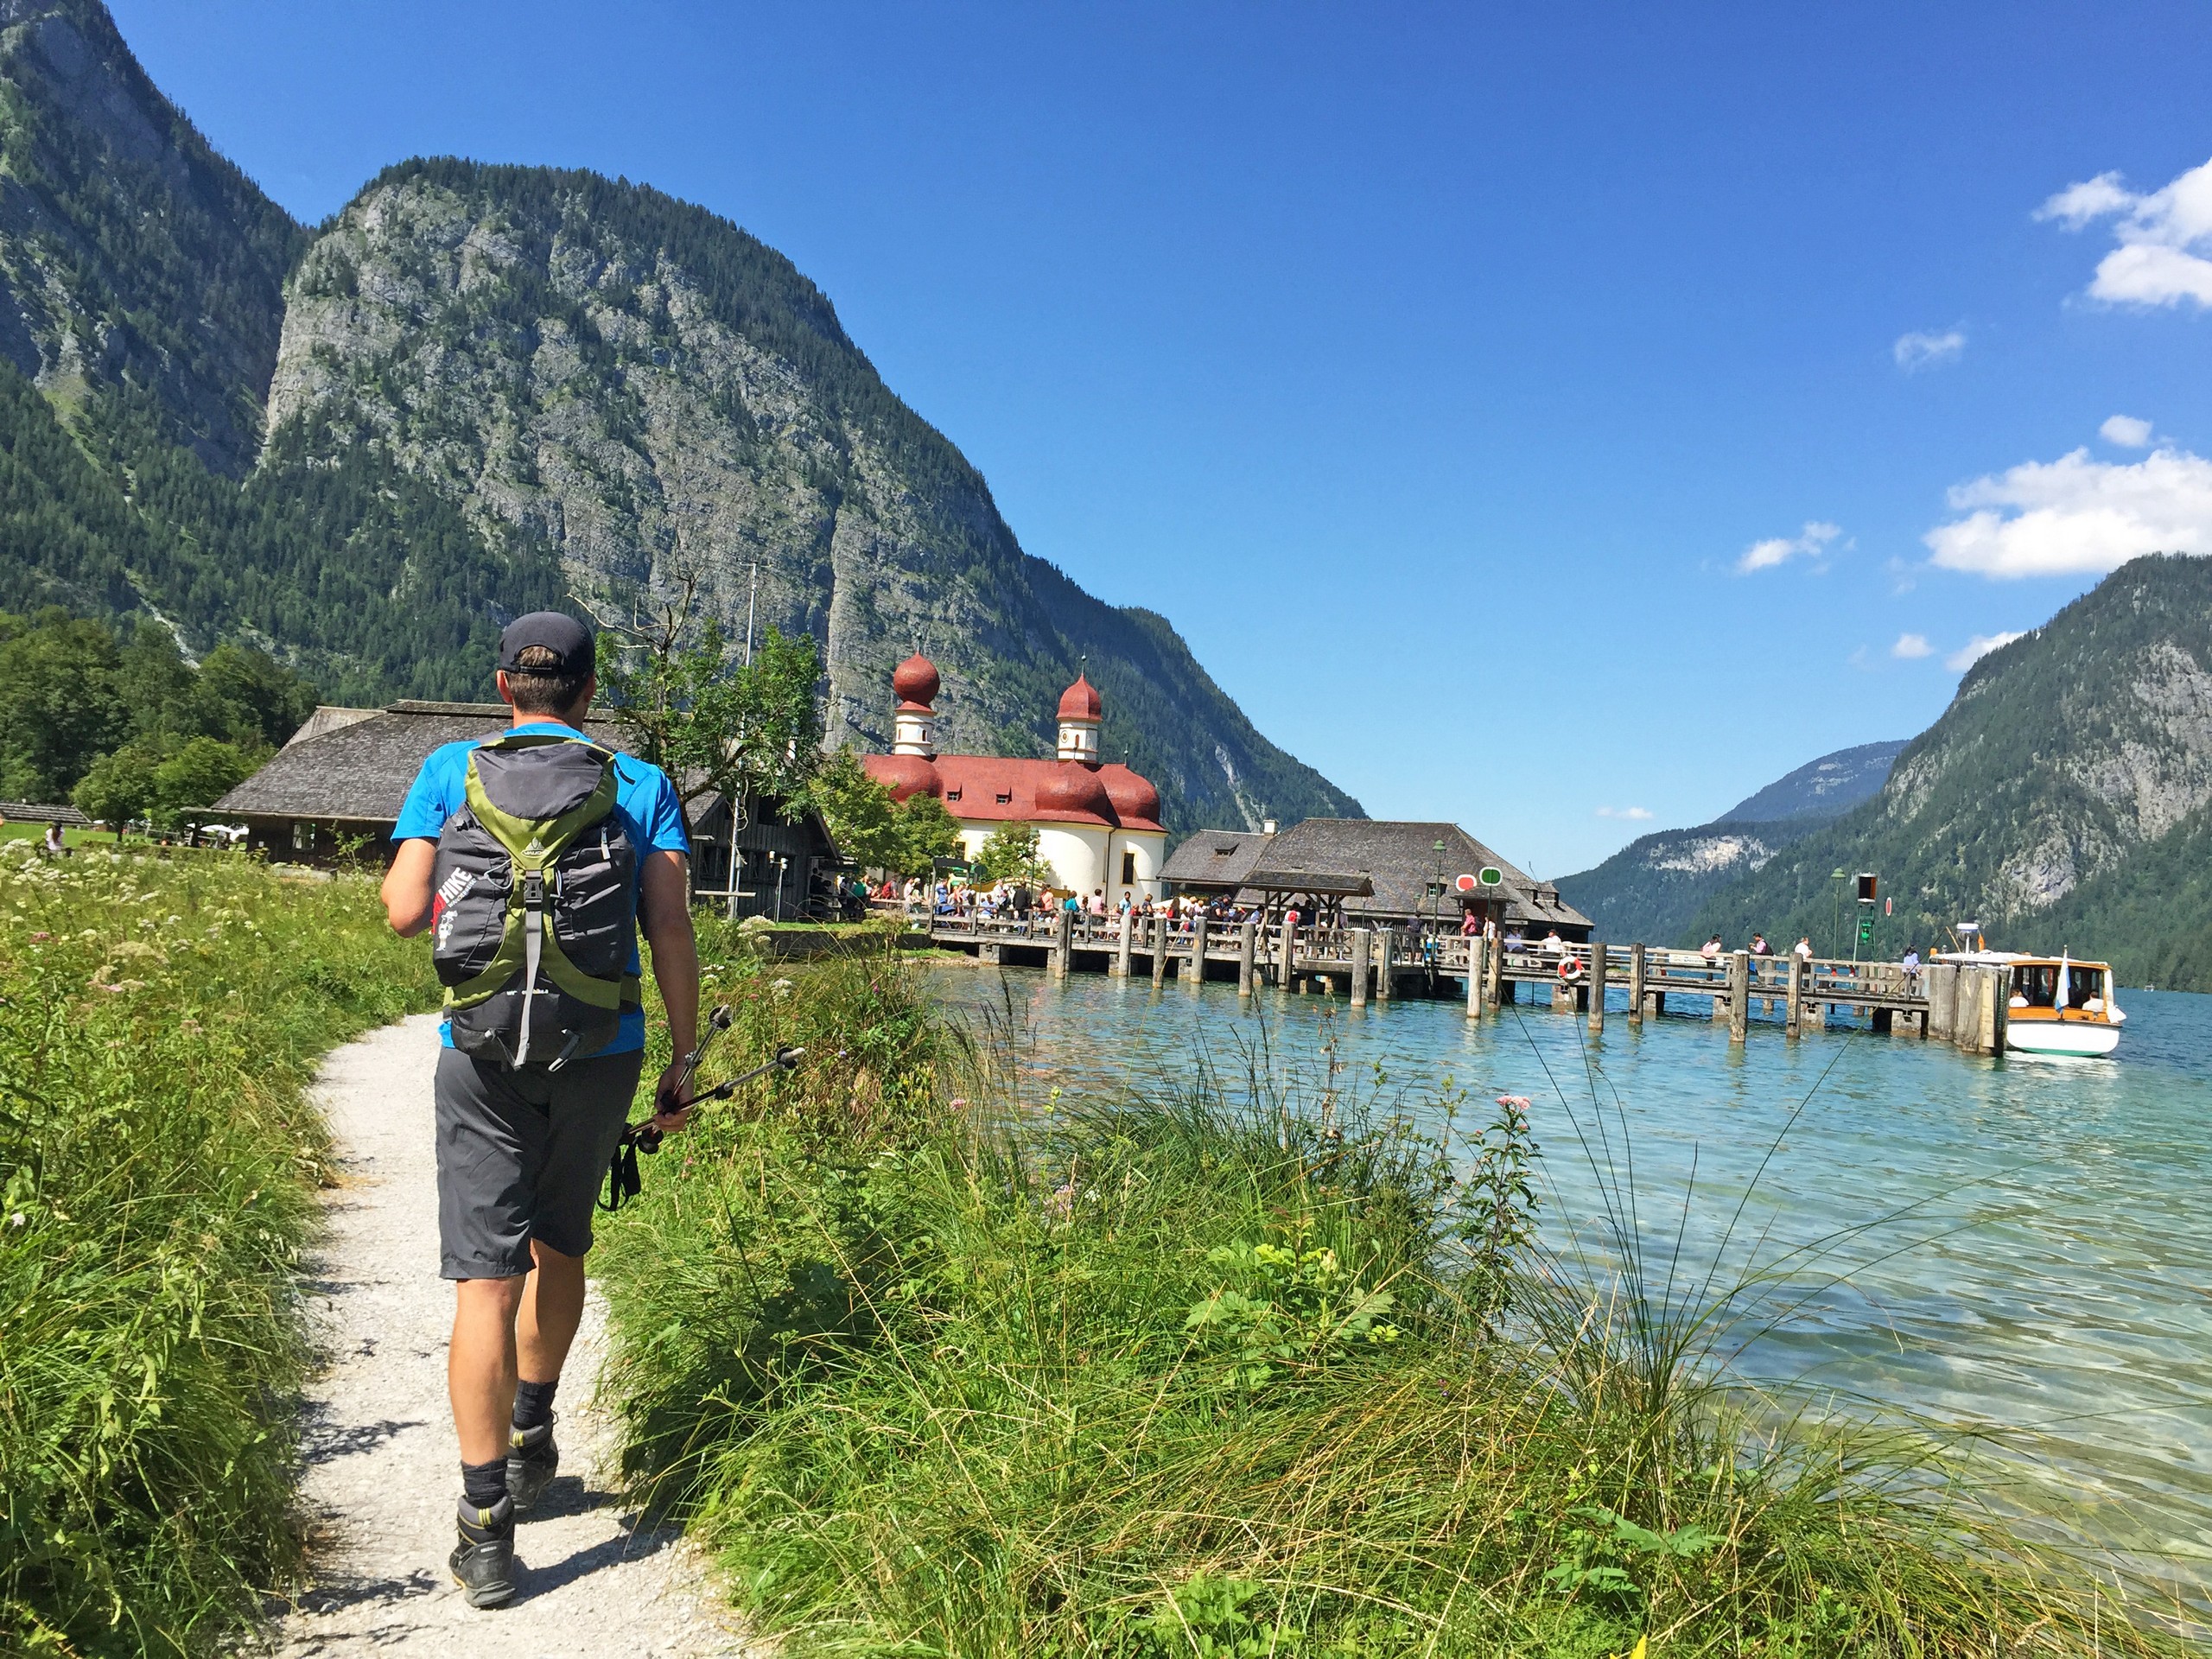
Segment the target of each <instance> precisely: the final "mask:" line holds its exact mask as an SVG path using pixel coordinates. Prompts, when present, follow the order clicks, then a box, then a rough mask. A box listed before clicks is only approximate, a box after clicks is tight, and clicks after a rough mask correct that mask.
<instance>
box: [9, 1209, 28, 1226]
mask: <svg viewBox="0 0 2212 1659" xmlns="http://www.w3.org/2000/svg"><path fill="white" fill-rule="evenodd" d="M29 1219H30V1217H28V1216H26V1215H25V1214H24V1213H23V1212H22V1211H20V1210H18V1211H16V1213H15V1214H14V1215H12V1216H10V1217H8V1224H9V1225H10V1227H20V1226H22V1224H24V1223H25V1222H26V1221H28V1220H29Z"/></svg>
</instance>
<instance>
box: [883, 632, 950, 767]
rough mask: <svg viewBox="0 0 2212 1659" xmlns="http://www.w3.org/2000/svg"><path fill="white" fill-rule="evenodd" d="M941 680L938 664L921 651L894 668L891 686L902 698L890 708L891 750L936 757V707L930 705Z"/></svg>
mask: <svg viewBox="0 0 2212 1659" xmlns="http://www.w3.org/2000/svg"><path fill="white" fill-rule="evenodd" d="M939 683H940V682H939V681H938V673H937V664H935V663H932V662H931V661H930V659H929V658H926V657H925V656H923V655H922V653H921V652H915V653H914V654H913V655H912V656H911V657H909V658H907V659H906V661H905V662H903V663H901V664H899V666H898V667H897V668H896V669H894V670H893V671H892V675H891V690H893V692H894V693H895V694H896V695H897V696H898V698H899V702H898V706H897V707H896V708H894V709H893V710H892V711H891V753H893V754H918V755H920V756H921V757H922V758H923V759H925V760H930V759H932V758H934V757H935V755H936V754H937V710H936V709H934V708H932V707H931V704H933V703H934V702H936V701H937V693H938V685H939Z"/></svg>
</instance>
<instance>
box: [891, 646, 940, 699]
mask: <svg viewBox="0 0 2212 1659" xmlns="http://www.w3.org/2000/svg"><path fill="white" fill-rule="evenodd" d="M940 683H941V682H940V681H939V680H938V677H937V664H935V663H933V662H931V661H930V659H929V658H926V657H925V656H923V655H922V653H921V652H915V653H914V654H913V655H912V656H911V657H909V658H907V659H906V661H905V662H903V663H901V664H899V666H898V667H897V668H895V669H893V670H892V671H891V689H892V690H893V691H894V692H896V693H898V696H899V702H911V703H916V704H918V705H919V706H920V707H922V708H924V709H926V708H928V707H929V706H930V704H931V703H933V702H936V701H937V692H938V685H939V684H940Z"/></svg>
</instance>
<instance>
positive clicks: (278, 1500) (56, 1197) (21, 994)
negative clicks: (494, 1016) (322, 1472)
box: [0, 842, 435, 1655]
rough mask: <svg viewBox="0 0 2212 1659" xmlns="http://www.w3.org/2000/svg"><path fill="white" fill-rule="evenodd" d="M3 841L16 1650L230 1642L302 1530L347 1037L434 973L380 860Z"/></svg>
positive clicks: (9, 1619) (0, 1549) (11, 1633)
mask: <svg viewBox="0 0 2212 1659" xmlns="http://www.w3.org/2000/svg"><path fill="white" fill-rule="evenodd" d="M109 845H111V842H108V843H107V844H105V845H104V844H101V843H99V842H94V843H92V844H89V845H85V846H82V847H81V848H80V849H79V850H77V851H76V852H75V853H74V854H73V855H71V856H69V857H67V858H61V859H56V860H53V861H48V860H46V859H44V858H42V857H41V856H39V855H37V854H36V853H35V851H34V850H33V849H32V848H31V847H30V846H29V845H28V844H25V843H22V842H9V843H7V844H4V845H0V1189H3V1190H4V1197H0V1650H5V1651H7V1652H10V1653H31V1654H52V1655H73V1654H78V1655H110V1654H112V1655H138V1654H166V1653H190V1652H207V1651H211V1650H213V1649H216V1648H217V1647H218V1646H219V1644H220V1643H222V1641H223V1639H224V1638H225V1637H226V1636H227V1635H229V1634H230V1633H232V1631H234V1630H236V1629H237V1628H238V1625H239V1624H240V1623H241V1621H243V1620H245V1619H246V1618H250V1617H251V1615H252V1614H253V1612H254V1611H255V1610H256V1609H257V1606H258V1605H259V1592H262V1591H264V1590H265V1589H267V1588H269V1587H270V1586H276V1585H277V1584H279V1583H281V1582H282V1581H283V1579H284V1577H285V1575H286V1573H288V1572H289V1570H290V1568H291V1567H292V1566H293V1564H294V1562H295V1560H296V1554H297V1549H298V1543H297V1537H296V1529H295V1526H294V1516H293V1505H292V1485H293V1474H294V1463H295V1456H296V1435H295V1430H294V1426H293V1418H292V1413H291V1400H292V1396H293V1394H294V1391H295V1389H296V1386H297V1384H298V1383H299V1381H300V1378H301V1376H302V1372H303V1369H304V1366H305V1364H306V1363H307V1357H308V1356H307V1352H306V1348H305V1344H304V1343H303V1340H302V1329H301V1324H300V1319H299V1306H298V1293H297V1289H296V1278H295V1271H296V1265H297V1262H298V1255H299V1250H300V1247H301V1244H302V1239H303V1237H304V1236H305V1233H306V1230H307V1228H308V1224H309V1222H310V1220H311V1218H312V1216H313V1213H314V1195H315V1188H316V1186H317V1185H318V1184H319V1183H320V1181H321V1179H322V1175H323V1172H324V1168H325V1157H324V1154H325V1145H326V1143H325V1139H324V1133H323V1128H322V1125H321V1122H320V1121H319V1119H318V1118H317V1116H315V1112H314V1110H313V1109H312V1108H311V1106H310V1105H309V1104H308V1102H307V1100H306V1098H305V1096H304V1094H303V1089H304V1086H305V1084H307V1083H308V1079H309V1078H310V1077H312V1075H313V1073H314V1071H315V1065H316V1063H317V1061H318V1059H319V1058H320V1057H321V1055H322V1054H323V1053H324V1052H325V1051H327V1049H329V1048H330V1047H331V1046H334V1044H337V1043H340V1042H342V1041H344V1040H345V1039H347V1038H349V1037H351V1036H353V1035H354V1034H355V1033H359V1032H360V1031H363V1030H365V1029H367V1028H368V1027H372V1026H376V1025H378V1024H381V1023H383V1022H384V1021H385V1020H391V1019H392V1018H394V1017H396V1016H397V1015H398V1014H402V1013H404V1012H406V1011H408V1010H410V1009H414V1008H420V1007H427V1006H429V1004H430V1002H431V1001H432V1000H433V993H434V992H435V985H434V984H433V983H432V982H431V980H430V976H429V969H428V964H427V963H426V962H425V961H424V959H423V956H422V954H421V950H420V947H419V946H416V945H411V944H405V943H403V942H402V941H399V940H397V939H395V938H393V937H392V936H391V933H390V931H388V930H387V929H386V928H385V926H384V923H383V916H382V912H381V911H380V910H379V909H378V906H376V904H375V902H374V892H373V886H372V883H371V882H370V881H368V880H365V879H363V878H360V877H357V876H346V877H340V878H339V879H337V880H329V881H315V880H286V879H283V878H282V877H279V876H278V875H277V874H273V873H272V872H270V870H269V869H268V868H265V867H264V866H262V865H260V864H258V863H257V862H253V861H248V860H246V859H245V858H243V857H241V856H238V855H230V854H215V853H204V852H203V853H189V854H188V853H179V854H177V855H175V856H174V857H169V858H163V857H159V856H156V855H153V854H152V853H150V852H149V851H147V850H145V849H143V847H137V848H131V849H126V850H125V851H124V853H123V854H122V855H120V856H116V855H111V852H110V851H109V850H108V846H109Z"/></svg>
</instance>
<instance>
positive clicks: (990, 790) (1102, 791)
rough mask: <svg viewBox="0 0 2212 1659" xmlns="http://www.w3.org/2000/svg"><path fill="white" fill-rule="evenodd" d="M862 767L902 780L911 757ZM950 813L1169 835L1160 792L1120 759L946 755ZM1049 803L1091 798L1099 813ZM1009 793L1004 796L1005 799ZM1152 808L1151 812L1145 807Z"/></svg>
mask: <svg viewBox="0 0 2212 1659" xmlns="http://www.w3.org/2000/svg"><path fill="white" fill-rule="evenodd" d="M910 764H911V763H910V761H909V760H908V757H906V756H903V755H890V754H870V755H864V756H862V757H861V765H863V766H866V767H867V768H868V776H869V777H871V778H874V779H876V780H877V781H878V782H880V783H883V784H887V785H890V784H894V783H897V784H903V783H905V782H906V776H905V771H906V766H908V765H910ZM934 764H935V766H936V769H937V775H938V779H939V780H940V788H939V789H938V790H937V791H931V792H932V793H937V794H938V795H939V797H940V798H941V799H943V801H944V804H945V807H946V810H949V811H950V813H951V814H952V816H953V817H956V818H975V819H978V820H981V821H982V822H985V823H1092V824H1098V825H1100V826H1102V827H1103V828H1105V829H1148V830H1154V831H1158V832H1160V833H1162V834H1165V833H1166V831H1165V829H1164V827H1163V826H1162V825H1161V824H1160V821H1159V819H1158V817H1157V816H1156V814H1157V813H1158V812H1159V810H1160V806H1159V802H1160V794H1159V791H1156V790H1154V788H1153V786H1152V785H1151V784H1150V783H1148V782H1147V781H1146V780H1145V779H1144V778H1143V777H1141V775H1140V774H1138V773H1136V772H1132V771H1130V770H1129V768H1128V767H1127V766H1122V764H1121V763H1120V762H1118V761H1116V762H1114V763H1113V764H1111V765H1109V766H1096V767H1093V766H1084V765H1082V764H1081V763H1080V762H1077V761H1074V760H1014V759H1010V758H1007V757H1005V756H1001V755H992V754H940V755H938V757H937V758H936V760H935V762H934ZM1040 795H1041V796H1042V797H1043V798H1044V799H1045V800H1046V801H1066V800H1074V799H1087V800H1092V801H1096V803H1097V806H1096V810H1068V809H1067V808H1065V807H1062V806H1058V805H1039V804H1038V803H1039V796H1040ZM1001 796H1003V797H1005V798H1004V799H1001ZM1147 807H1149V809H1150V810H1149V811H1147V810H1146V809H1147Z"/></svg>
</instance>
